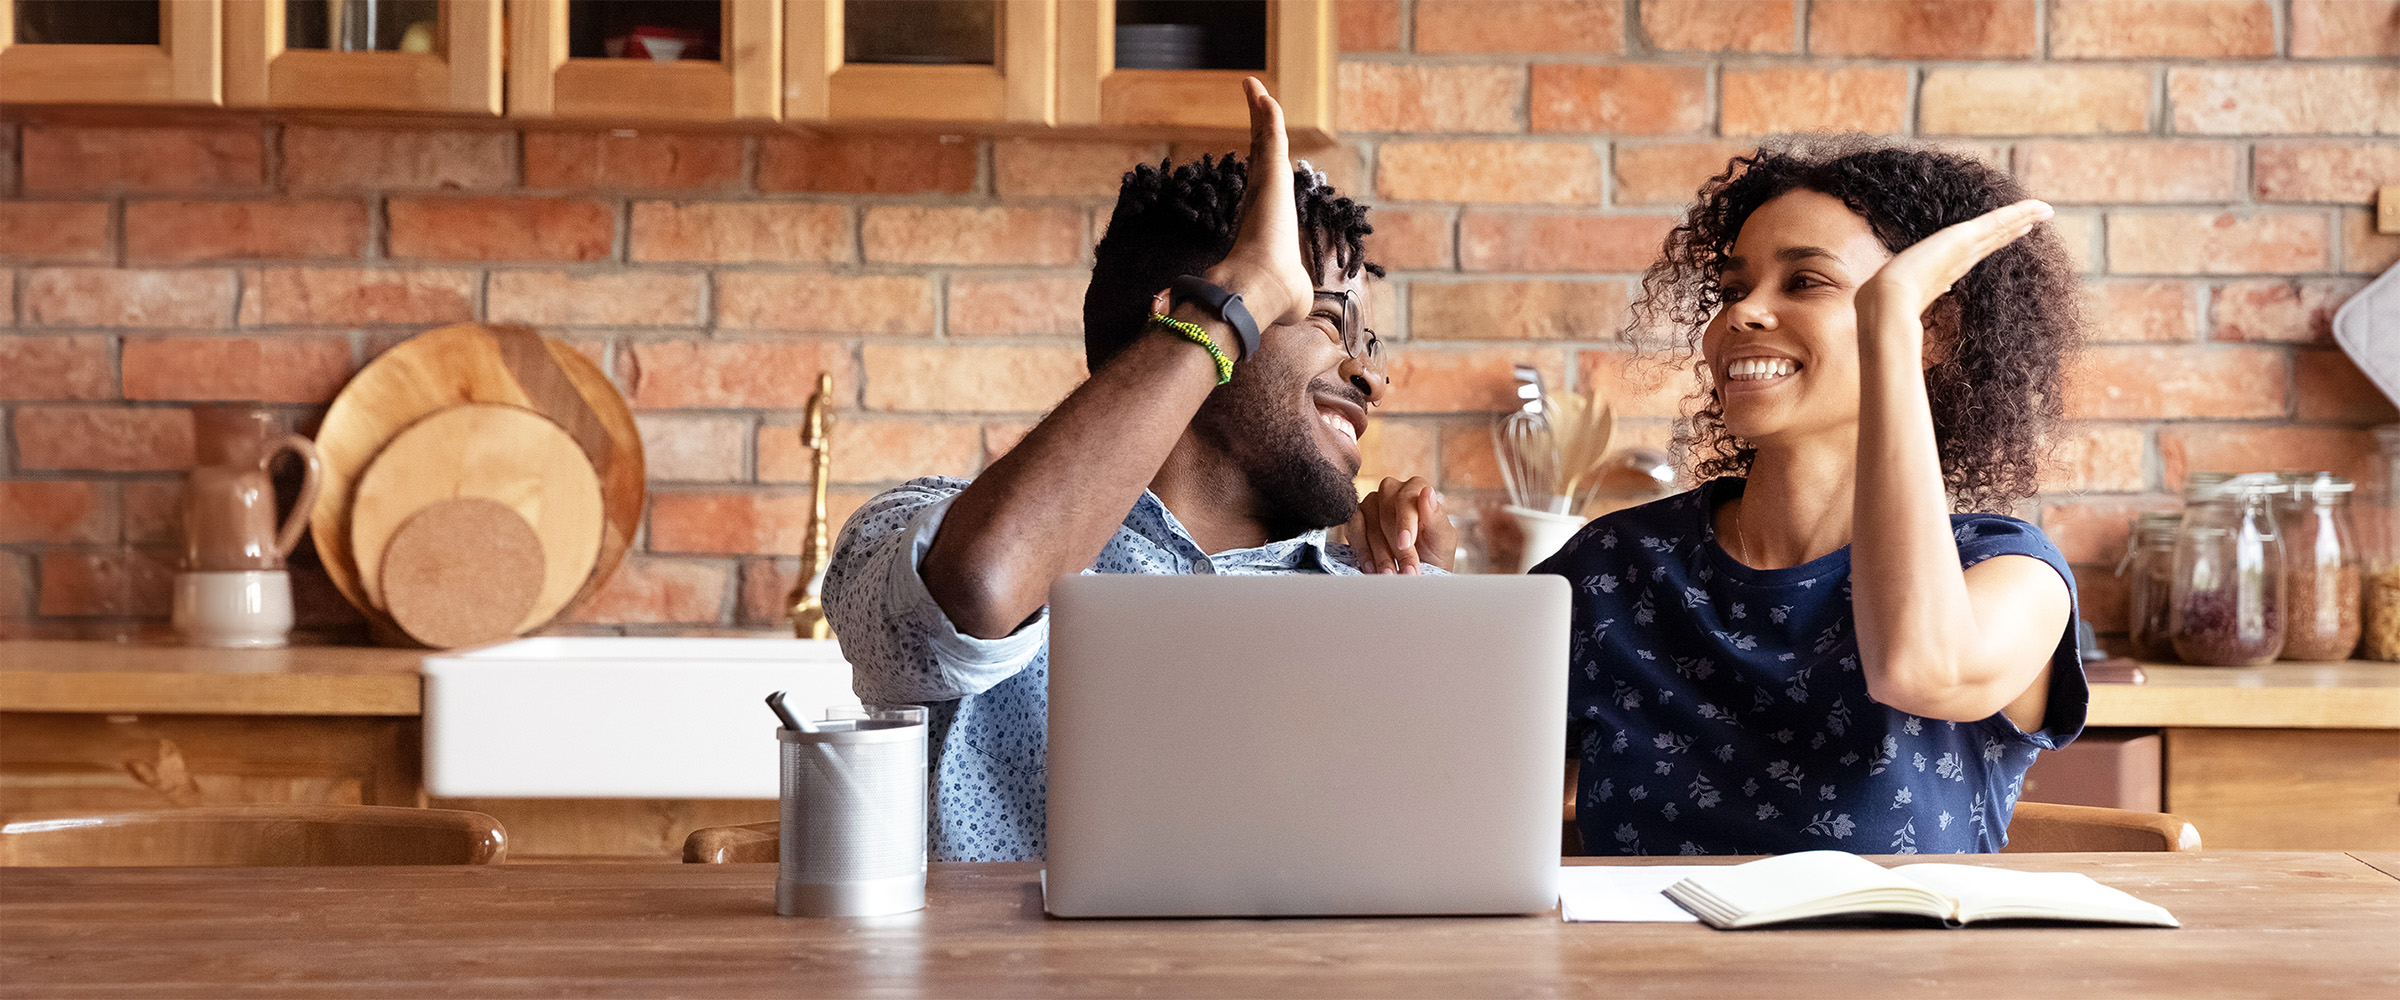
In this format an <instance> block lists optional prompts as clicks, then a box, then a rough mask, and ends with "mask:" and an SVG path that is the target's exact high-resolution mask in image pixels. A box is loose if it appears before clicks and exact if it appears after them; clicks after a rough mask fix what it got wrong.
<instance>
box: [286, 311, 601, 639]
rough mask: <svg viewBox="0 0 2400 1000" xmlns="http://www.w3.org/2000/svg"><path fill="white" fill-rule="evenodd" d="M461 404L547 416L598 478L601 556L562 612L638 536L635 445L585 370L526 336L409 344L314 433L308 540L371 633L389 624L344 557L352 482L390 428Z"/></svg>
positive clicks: (439, 337) (472, 328)
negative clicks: (318, 463)
mask: <svg viewBox="0 0 2400 1000" xmlns="http://www.w3.org/2000/svg"><path fill="white" fill-rule="evenodd" d="M461 403H499V404H504V405H507V406H517V407H523V408H525V409H528V410H532V411H534V412H535V413H539V414H541V415H542V416H544V417H548V418H549V419H550V420H551V421H552V422H554V423H556V424H558V425H559V426H560V427H561V428H564V429H565V430H566V432H567V436H569V437H571V438H574V439H575V443H576V445H577V446H578V447H580V448H582V449H583V454H584V457H585V458H586V459H589V460H590V461H591V464H592V469H593V470H594V471H596V472H597V473H598V474H599V477H600V495H601V498H602V509H603V510H604V511H605V514H606V519H605V521H604V524H603V527H602V529H601V535H600V555H599V558H598V559H597V560H596V561H595V562H594V564H593V567H592V574H591V577H590V578H589V579H587V580H585V581H584V583H583V587H582V589H581V590H580V591H578V592H577V593H576V595H575V597H574V598H573V599H572V600H570V601H569V602H568V607H570V608H571V607H573V606H574V604H575V603H576V602H577V601H582V600H585V599H588V598H590V597H591V595H592V594H594V593H596V592H598V590H599V589H600V585H601V584H602V583H604V582H606V581H607V579H608V575H609V574H610V573H612V572H614V571H615V570H616V568H617V564H618V563H619V562H621V561H623V559H624V558H625V550H626V548H627V547H628V546H629V545H631V544H632V542H633V536H634V533H635V532H636V530H638V529H639V527H640V525H641V518H642V498H643V491H644V482H643V473H642V439H641V435H640V433H639V432H637V431H636V430H635V429H634V425H633V412H632V410H630V409H629V408H627V407H626V405H625V397H623V396H621V395H619V394H618V393H617V388H616V386H614V385H611V384H609V381H608V376H607V375H604V374H602V373H601V371H600V368H599V366H597V365H595V364H593V363H592V361H591V359H589V358H586V357H584V356H583V354H582V353H581V352H579V351H577V350H575V348H574V347H572V346H570V345H568V344H567V343H565V342H563V341H559V340H553V339H550V338H546V337H543V336H542V335H540V334H538V333H535V332H534V331H533V330H532V329H531V328H530V327H522V326H488V325H485V324H481V323H460V324H457V325H454V326H445V327H442V328H440V329H437V330H431V331H427V332H425V333H422V334H419V335H417V336H415V337H412V338H410V339H409V340H408V341H406V342H404V343H402V344H400V345H399V346H397V347H394V348H392V349H391V350H389V351H386V352H384V353H383V355H382V356H380V357H377V358H376V359H375V360H374V361H371V362H369V363H368V364H367V366H366V367H365V368H362V369H360V370H359V372H358V374H357V375H355V376H352V377H351V379H350V384H349V385H347V386H344V387H343V388H342V392H341V394H340V395H339V396H336V397H334V400H333V405H332V407H330V408H328V409H327V410H326V411H325V422H324V424H323V425H322V426H321V427H320V428H319V429H318V431H317V451H318V454H319V455H320V456H321V457H322V458H323V459H324V464H325V474H324V479H323V486H322V488H321V489H320V491H319V492H318V494H317V504H316V509H315V510H314V511H313V512H312V514H311V516H310V526H311V530H310V535H311V536H312V538H313V539H314V541H315V544H316V547H317V555H318V557H319V558H320V559H322V560H323V561H324V563H325V572H326V575H328V576H330V577H332V578H333V584H334V586H335V587H337V588H339V589H340V590H341V592H342V596H343V597H345V598H347V599H349V601H350V603H351V604H353V605H356V606H357V607H358V609H359V610H360V611H361V612H363V613H365V614H366V615H367V617H368V618H369V619H372V620H374V621H376V622H377V623H379V624H384V625H389V624H391V619H390V617H389V616H388V615H386V614H385V613H384V612H383V610H382V609H381V608H379V607H377V606H376V605H375V604H373V603H372V602H370V601H368V600H367V595H366V588H365V587H364V585H362V584H361V583H360V578H359V575H358V563H357V561H356V560H354V559H352V558H351V546H350V506H351V503H352V500H353V498H354V497H355V496H356V495H357V485H358V477H359V476H360V475H361V474H363V473H365V472H366V470H367V466H368V464H369V463H370V462H372V461H373V460H374V458H375V455H376V453H377V452H379V451H382V450H383V447H384V445H385V444H386V443H388V442H389V441H390V440H391V439H392V438H393V437H394V436H395V435H397V434H399V433H400V431H401V429H403V428H405V427H407V426H408V425H410V424H413V423H416V422H417V421H418V420H421V419H424V418H425V417H426V416H429V415H431V414H433V413H434V412H436V411H439V410H444V409H448V408H449V407H452V406H456V405H459V404H461Z"/></svg>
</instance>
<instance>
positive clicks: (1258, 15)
mask: <svg viewBox="0 0 2400 1000" xmlns="http://www.w3.org/2000/svg"><path fill="white" fill-rule="evenodd" d="M1334 57H1335V55H1334V50H1333V25H1332V3H1331V2H1330V0H1061V8H1060V22H1059V83H1058V90H1059V98H1058V115H1059V121H1060V122H1061V123H1063V124H1078V125H1189V126H1200V127H1206V128H1228V129H1247V128H1248V127H1249V124H1250V118H1249V111H1248V110H1247V109H1246V108H1245V107H1244V106H1243V104H1242V91H1241V79H1242V78H1243V77H1245V76H1255V77H1258V78H1259V81H1260V82H1261V83H1264V84H1266V85H1267V90H1268V91H1269V92H1270V93H1273V94H1274V95H1275V99H1276V100H1277V101H1278V102H1280V103H1281V104H1282V105H1283V115H1284V122H1285V124H1286V126H1287V127H1288V128H1289V129H1290V130H1291V132H1292V135H1293V138H1294V139H1295V140H1300V141H1304V142H1306V141H1319V140H1323V139H1325V138H1329V137H1330V136H1331V133H1332V126H1333V60H1334Z"/></svg>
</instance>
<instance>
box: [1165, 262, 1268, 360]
mask: <svg viewBox="0 0 2400 1000" xmlns="http://www.w3.org/2000/svg"><path fill="white" fill-rule="evenodd" d="M1167 291H1168V293H1169V295H1170V299H1169V301H1171V302H1196V303H1199V304H1200V307H1201V308H1203V309H1206V310H1208V311H1209V312H1212V313H1215V314H1216V315H1217V317H1218V318H1219V319H1222V320H1224V321H1225V325H1227V326H1230V327H1232V328H1233V335H1234V336H1236V337H1239V338H1241V340H1242V360H1245V361H1247V360H1249V359H1250V358H1252V357H1255V356H1257V354H1258V321H1257V320H1255V319H1252V318H1250V307H1248V306H1245V305H1243V304H1242V297H1241V296H1240V295H1238V294H1236V293H1234V292H1231V291H1228V290H1226V289H1225V287H1224V286H1222V285H1218V284H1215V283H1212V282H1210V281H1209V280H1208V279H1206V278H1203V277H1201V276H1199V275H1197V274H1187V275H1184V276H1182V277H1179V278H1176V279H1175V281H1174V283H1173V284H1170V285H1168V286H1167Z"/></svg>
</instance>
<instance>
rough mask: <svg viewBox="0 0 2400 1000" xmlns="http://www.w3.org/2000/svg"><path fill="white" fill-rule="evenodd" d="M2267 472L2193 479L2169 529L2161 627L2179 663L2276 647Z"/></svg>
mask: <svg viewBox="0 0 2400 1000" xmlns="http://www.w3.org/2000/svg"><path fill="white" fill-rule="evenodd" d="M2285 491H2286V488H2285V487H2284V485H2283V484H2282V483H2281V482H2280V481H2278V480H2277V479H2276V478H2275V475H2274V474H2273V473H2253V474H2250V475H2243V476H2234V477H2232V478H2230V479H2226V480H2223V481H2221V482H2207V481H2204V480H2203V481H2195V482H2194V483H2192V484H2191V485H2190V486H2189V487H2188V488H2186V489H2185V491H2184V505H2183V524H2182V526H2181V527H2180V528H2178V529H2177V531H2176V533H2175V570H2174V573H2175V575H2174V579H2173V580H2172V588H2173V589H2172V592H2171V596H2170V600H2171V605H2170V607H2169V608H2168V612H2167V628H2168V629H2169V630H2170V631H2172V632H2173V633H2174V641H2175V655H2176V657H2177V658H2179V659H2181V660H2182V661H2183V662H2185V663H2196V664H2201V665H2204V666H2218V667H2237V666H2250V665H2253V664H2259V663H2266V662H2268V661H2271V660H2273V659H2275V657H2276V656H2278V655H2281V654H2282V652H2283V632H2284V621H2283V538H2282V535H2281V533H2279V532H2278V531H2277V530H2276V525H2275V504H2274V499H2275V497H2276V495H2278V494H2280V493H2283V492H2285Z"/></svg>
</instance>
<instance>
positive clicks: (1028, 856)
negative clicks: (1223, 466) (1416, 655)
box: [825, 476, 1358, 861]
mask: <svg viewBox="0 0 2400 1000" xmlns="http://www.w3.org/2000/svg"><path fill="white" fill-rule="evenodd" d="M966 488H967V480H964V479H953V478H949V477H944V476H929V477H926V478H923V479H916V480H911V481H909V482H907V483H904V484H901V485H900V486H898V487H895V488H893V489H892V490H890V491H889V492H886V493H884V494H882V495H880V496H877V497H876V498H875V499H873V500H871V501H868V503H867V505H866V506H865V507H862V508H859V511H858V513H856V514H853V515H851V517H850V523H848V524H846V525H844V526H843V527H842V535H841V540H840V541H839V542H837V543H835V545H834V549H833V562H832V564H831V565H830V566H828V567H827V569H826V573H825V613H826V616H827V617H828V618H829V619H831V621H832V622H833V628H834V633H835V634H836V635H837V636H839V637H840V638H841V643H842V655H843V656H844V657H845V658H847V659H848V660H849V661H850V669H851V682H850V683H851V687H852V689H853V690H854V691H855V692H856V693H857V695H858V697H859V698H860V699H861V700H863V701H865V702H867V703H869V704H922V705H925V706H926V707H927V708H928V710H929V711H928V712H927V714H928V715H929V716H930V718H931V723H932V732H931V736H932V740H933V762H932V763H933V782H932V788H933V801H932V803H931V804H930V809H929V810H928V812H927V816H928V820H927V823H928V826H929V830H928V831H927V835H928V837H929V838H930V840H929V842H928V847H929V851H930V854H929V856H930V857H931V858H932V859H933V860H935V861H1027V860H1039V859H1040V858H1041V857H1042V852H1043V846H1044V838H1043V824H1044V819H1045V810H1046V809H1047V808H1048V795H1047V792H1048V785H1047V783H1046V782H1045V780H1044V778H1043V769H1044V767H1045V763H1044V753H1045V749H1046V746H1047V738H1048V734H1049V722H1050V691H1049V678H1050V609H1048V608H1043V609H1042V610H1041V611H1040V612H1039V613H1037V614H1036V615H1035V616H1034V618H1033V620H1032V621H1029V622H1027V623H1025V624H1024V625H1023V626H1020V627H1019V628H1018V629H1017V631H1016V632H1015V633H1013V634H1010V635H1007V636H1003V637H1001V638H998V639H978V638H976V637H974V636H971V635H968V634H966V633H964V632H961V631H959V630H958V627H957V626H956V625H953V624H951V623H950V616H949V615H947V614H945V613H944V612H943V611H942V609H941V606H940V605H939V604H936V603H934V600H933V596H932V595H931V594H930V593H928V592H927V591H926V589H925V581H924V578H923V577H921V576H919V575H918V572H917V567H918V566H919V565H921V564H922V563H923V562H924V560H925V551H926V549H928V548H931V547H932V545H933V536H934V533H935V532H936V531H938V530H940V528H941V525H942V517H943V515H944V514H946V513H948V512H949V510H950V504H951V502H952V501H953V500H955V499H956V498H957V496H958V494H959V493H960V492H962V491H964V490H965V489H966ZM1087 572H1094V573H1151V574H1191V573H1216V574H1224V575H1228V576H1236V575H1238V576H1256V575H1266V574H1281V573H1331V574H1339V575H1351V576H1355V575H1357V574H1358V569H1357V568H1356V566H1355V562H1354V560H1353V558H1352V556H1351V554H1350V550H1349V548H1348V547H1347V546H1342V545H1332V544H1328V543H1327V542H1326V541H1325V532H1323V531H1312V532H1309V533H1307V534H1304V535H1300V536H1298V537H1295V538H1287V539H1283V540H1281V541H1276V542H1269V543H1267V544H1265V545H1262V546H1259V547H1257V548H1250V549H1232V550H1228V551H1225V552H1219V553H1216V554H1214V555H1211V554H1209V553H1207V552H1203V551H1201V549H1200V546H1199V544H1198V543H1196V542H1194V541H1192V536H1191V534H1190V533H1189V532H1187V531H1185V530H1184V528H1183V525H1182V524H1181V523H1180V522H1178V521H1176V520H1175V515H1174V514H1172V513H1170V512H1168V510H1167V505H1166V504H1164V503H1161V502H1160V501H1159V499H1158V497H1157V496H1155V495H1152V494H1151V493H1149V492H1148V491H1144V492H1143V493H1142V496H1141V499H1139V500H1136V501H1134V504H1133V510H1132V511H1131V512H1129V513H1127V514H1126V515H1125V523H1124V525H1123V526H1121V527H1119V528H1118V529H1117V533H1116V536H1115V537H1113V538H1110V539H1109V540H1108V544H1107V546H1105V547H1104V548H1102V549H1101V550H1100V557H1099V558H1098V559H1096V560H1094V561H1093V563H1092V568H1091V569H1090V570H1088V571H1087Z"/></svg>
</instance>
